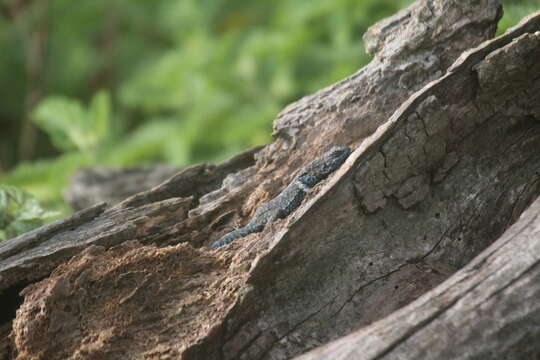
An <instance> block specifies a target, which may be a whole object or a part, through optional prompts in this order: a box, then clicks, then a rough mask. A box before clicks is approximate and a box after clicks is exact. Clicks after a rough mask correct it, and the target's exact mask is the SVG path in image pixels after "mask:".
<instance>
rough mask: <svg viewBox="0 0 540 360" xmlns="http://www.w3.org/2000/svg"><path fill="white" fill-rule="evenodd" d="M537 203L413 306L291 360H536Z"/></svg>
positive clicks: (539, 314)
mask: <svg viewBox="0 0 540 360" xmlns="http://www.w3.org/2000/svg"><path fill="white" fill-rule="evenodd" d="M539 337H540V199H539V200H536V201H535V202H534V203H533V204H532V205H531V206H530V207H529V209H527V211H525V213H524V214H523V215H522V216H521V218H520V219H519V221H518V222H517V223H516V224H514V225H513V226H512V227H511V228H510V229H508V230H507V231H506V232H505V233H504V235H502V236H501V237H500V238H499V240H497V241H496V242H495V243H494V244H493V245H491V246H490V247H488V248H487V249H486V250H484V251H483V252H482V254H480V255H479V256H477V257H476V258H475V259H474V260H473V261H472V262H470V263H469V264H468V265H467V266H465V267H464V268H463V269H461V270H460V271H458V272H457V273H456V274H454V275H453V276H452V277H451V278H450V279H448V280H447V281H445V282H444V283H442V284H441V285H439V286H438V287H436V288H435V289H433V290H431V291H429V292H428V293H426V294H424V295H423V296H422V297H420V298H419V299H417V300H416V301H414V302H413V303H412V304H410V305H408V306H406V307H405V308H403V309H400V310H398V311H396V312H394V313H393V314H391V315H390V316H388V317H386V318H384V319H383V320H380V321H378V322H376V323H374V324H372V325H370V326H367V327H365V328H363V329H361V330H358V331H356V332H354V333H353V334H350V335H348V336H345V337H344V338H342V339H339V340H337V341H334V342H332V343H330V344H328V345H325V346H323V347H321V348H318V349H315V350H313V351H311V352H309V353H307V354H305V355H303V356H300V357H298V358H296V359H298V360H346V359H355V360H361V359H365V360H368V359H381V360H383V359H426V360H428V359H441V360H444V359H464V360H466V359H530V360H533V359H539V358H540V341H539Z"/></svg>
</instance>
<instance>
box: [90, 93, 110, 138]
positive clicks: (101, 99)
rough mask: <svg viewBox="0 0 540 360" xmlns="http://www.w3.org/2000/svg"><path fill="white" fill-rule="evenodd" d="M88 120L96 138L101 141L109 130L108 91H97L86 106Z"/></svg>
mask: <svg viewBox="0 0 540 360" xmlns="http://www.w3.org/2000/svg"><path fill="white" fill-rule="evenodd" d="M88 116H89V121H90V122H91V125H92V127H93V132H94V134H95V136H96V139H97V140H98V141H99V142H102V141H103V140H104V139H105V138H106V137H107V136H108V135H109V132H110V121H111V96H110V94H109V92H108V91H104V90H102V91H99V92H97V93H96V94H95V95H94V97H93V98H92V101H91V102H90V106H89V108H88Z"/></svg>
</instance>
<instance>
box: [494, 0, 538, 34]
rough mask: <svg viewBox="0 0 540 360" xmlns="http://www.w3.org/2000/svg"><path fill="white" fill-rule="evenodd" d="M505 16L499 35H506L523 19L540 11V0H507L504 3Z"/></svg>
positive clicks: (498, 31)
mask: <svg viewBox="0 0 540 360" xmlns="http://www.w3.org/2000/svg"><path fill="white" fill-rule="evenodd" d="M503 8H504V15H503V17H502V19H501V21H499V27H498V29H497V34H498V35H500V34H502V33H504V32H505V31H506V30H507V29H508V28H509V27H511V26H514V25H515V24H517V23H518V21H520V20H521V19H522V18H523V17H525V16H527V15H528V14H531V13H533V12H535V11H538V10H539V9H540V0H506V1H504V2H503Z"/></svg>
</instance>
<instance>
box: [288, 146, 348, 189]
mask: <svg viewBox="0 0 540 360" xmlns="http://www.w3.org/2000/svg"><path fill="white" fill-rule="evenodd" d="M351 152H352V150H351V149H349V148H348V147H346V146H333V147H332V148H331V149H330V150H328V151H327V152H325V153H324V154H323V155H321V156H320V157H318V158H317V159H315V160H313V161H312V162H310V163H309V164H307V165H306V166H305V167H304V169H303V170H302V172H301V173H300V175H298V177H297V180H298V181H300V182H301V183H302V185H304V186H306V187H308V188H312V187H313V186H315V185H317V183H319V182H320V181H322V180H324V179H326V178H327V177H328V175H330V174H331V173H333V172H334V171H336V170H337V169H339V167H340V166H341V165H342V164H343V163H344V162H345V160H347V158H348V157H349V155H350V154H351Z"/></svg>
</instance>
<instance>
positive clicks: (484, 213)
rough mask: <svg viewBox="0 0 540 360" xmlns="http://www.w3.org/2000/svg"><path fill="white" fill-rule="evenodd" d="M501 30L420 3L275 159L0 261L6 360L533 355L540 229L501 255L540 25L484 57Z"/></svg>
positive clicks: (59, 232)
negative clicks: (322, 159)
mask: <svg viewBox="0 0 540 360" xmlns="http://www.w3.org/2000/svg"><path fill="white" fill-rule="evenodd" d="M500 14H501V8H500V3H499V2H498V1H490V0H478V1H452V2H448V1H443V0H439V1H437V0H421V1H417V2H416V3H414V4H413V5H411V7H409V8H408V9H406V10H404V11H402V12H400V13H398V14H396V15H395V16H394V17H392V18H390V19H386V20H383V21H382V22H380V23H379V24H376V25H375V26H374V27H372V28H371V29H369V30H368V32H367V34H366V35H365V42H366V44H367V49H368V51H369V52H370V53H371V54H372V55H373V56H374V60H373V61H372V62H371V63H370V64H369V65H368V66H366V67H365V68H363V69H361V70H360V71H359V72H357V73H356V74H354V75H352V76H351V77H349V78H347V79H345V80H343V81H341V82H340V83H338V84H336V85H333V86H331V87H329V88H327V89H323V90H321V91H320V92H318V93H316V94H314V95H311V96H309V97H306V98H304V99H301V100H300V101H298V102H297V103H295V104H292V105H290V106H288V107H287V108H286V109H285V110H284V111H283V112H282V113H281V114H280V115H279V116H278V119H277V120H276V122H275V124H274V134H275V136H276V140H275V142H274V143H272V144H270V145H267V146H266V147H264V148H262V149H253V150H251V151H248V152H246V153H243V154H240V155H238V156H237V157H235V158H233V159H231V160H230V161H228V162H226V163H223V164H221V165H218V166H211V165H207V164H202V165H196V166H193V167H190V168H187V169H185V170H183V171H182V172H180V173H179V174H177V175H175V176H174V177H172V178H171V179H169V180H167V181H166V182H165V183H163V184H161V185H159V186H157V187H155V188H153V189H152V190H149V191H146V192H143V193H140V194H137V195H135V196H133V197H131V198H129V199H127V200H125V201H123V202H122V203H120V204H118V205H116V206H114V207H112V208H109V209H107V208H106V206H104V205H98V206H96V207H94V208H91V209H88V210H83V211H82V212H80V213H78V214H76V215H75V216H73V217H71V218H69V219H66V220H63V221H60V222H58V223H56V224H52V225H49V226H47V227H44V228H41V229H38V230H36V231H34V232H32V233H29V234H26V235H23V236H21V237H19V238H17V239H14V240H12V241H10V242H7V243H5V244H3V245H1V246H0V291H2V297H3V299H4V300H10V301H11V303H13V305H12V306H11V307H10V314H11V315H9V314H8V315H7V316H5V319H4V322H5V323H9V322H10V321H11V320H13V326H12V327H10V326H7V327H2V328H0V331H3V332H4V333H5V334H7V333H11V335H10V336H9V338H5V340H4V343H5V344H9V347H10V348H11V350H10V355H9V356H11V357H12V358H17V359H26V358H42V359H87V358H99V359H116V358H119V357H120V358H127V359H143V358H167V357H169V358H182V359H220V360H225V359H288V358H291V357H294V356H296V355H299V354H301V353H303V352H305V351H307V350H310V349H312V348H314V347H316V346H318V345H322V344H325V343H327V342H329V341H332V340H335V339H337V338H339V337H341V336H344V335H347V334H349V333H351V332H352V331H354V330H357V329H359V328H361V327H364V326H368V327H365V328H364V329H362V330H359V331H358V332H355V333H353V334H352V335H350V336H349V337H346V338H344V339H343V340H338V342H335V343H331V344H330V345H328V346H327V347H324V348H322V349H317V350H315V351H314V352H312V353H309V354H306V355H305V356H306V358H308V359H311V358H313V359H314V358H321V359H326V358H328V359H330V358H359V357H360V358H361V356H364V355H362V354H363V352H364V350H362V352H355V350H354V348H358V347H359V345H358V344H359V343H362V346H364V348H365V354H366V355H365V356H366V358H367V359H371V358H373V359H378V358H382V357H383V356H387V357H390V358H393V357H400V356H401V357H403V358H411V359H412V358H418V357H422V356H424V354H425V353H426V352H427V351H430V353H429V354H428V355H429V356H431V354H433V357H435V358H436V355H437V354H439V355H441V358H443V359H444V358H445V357H444V356H446V358H450V357H451V355H452V354H454V353H453V352H452V351H460V354H461V353H464V354H470V356H469V357H471V358H473V357H474V356H480V355H482V356H483V355H485V356H487V357H490V356H493V354H495V353H497V354H502V355H504V356H514V355H515V358H518V359H519V358H523V359H525V358H526V356H529V355H530V354H534V353H535V352H537V351H538V347H537V346H538V345H535V344H534V342H529V343H526V341H528V340H529V339H534V337H538V335H539V330H538V304H536V302H537V301H535V300H536V298H535V295H537V294H538V287H537V286H536V287H535V286H534V285H536V284H534V281H533V280H534V279H535V277H534V276H536V278H537V277H538V276H537V275H538V274H537V271H536V270H537V269H536V267H534V266H535V264H536V265H537V264H538V258H539V257H540V249H539V248H538V246H536V243H537V242H538V241H536V243H535V242H534V241H535V238H534V236H533V235H534V234H537V232H538V230H535V229H538V227H536V228H531V229H530V230H527V231H525V230H524V232H520V231H517V232H516V230H515V229H516V228H512V229H513V230H509V233H508V234H514V235H504V236H503V237H502V238H501V239H500V240H499V242H497V243H496V244H499V245H493V246H494V247H491V248H490V247H489V246H490V245H491V244H492V243H493V242H494V241H495V240H497V238H499V237H500V236H501V234H503V232H504V231H505V230H506V229H508V228H509V227H510V226H511V224H512V223H513V222H515V220H516V219H517V218H518V217H519V215H520V214H521V213H522V212H523V211H524V210H525V209H526V208H527V207H528V206H529V204H530V203H531V202H532V201H534V199H536V198H537V197H538V195H539V194H540V185H539V184H540V157H539V156H537V153H538V149H539V148H540V122H539V121H538V120H539V119H540V101H538V95H537V94H538V93H539V90H540V62H538V59H539V58H540V13H536V14H534V15H532V16H530V17H529V18H527V19H525V20H524V21H523V22H522V23H521V24H520V25H518V26H516V27H515V28H513V29H511V30H509V31H508V32H507V33H506V34H504V35H503V36H501V37H499V38H496V39H493V40H488V41H485V40H486V39H488V38H489V37H491V36H492V35H493V34H494V32H495V29H496V23H497V21H498V19H499V18H500ZM475 46H476V47H475ZM471 47H474V48H472V49H470V50H467V49H469V48H471ZM465 50H467V51H465ZM463 51H465V52H464V53H463V54H462V55H461V56H460V57H459V58H458V56H459V55H460V54H461V53H462V52H463ZM456 59H457V60H456ZM332 145H347V146H351V147H355V150H354V152H353V154H352V155H351V156H350V157H349V159H348V160H347V161H346V163H345V164H344V165H343V166H342V167H341V168H340V169H339V170H338V171H337V172H336V173H334V174H333V175H332V176H331V177H330V178H329V179H328V180H327V181H325V182H324V183H323V184H321V185H319V186H317V187H316V188H315V189H314V190H313V191H311V192H310V193H309V194H308V197H307V199H306V200H305V201H304V203H303V204H302V205H301V206H300V208H298V209H297V210H296V211H295V212H294V213H293V214H291V215H290V216H288V217H287V218H286V219H282V220H278V221H276V222H275V223H273V224H271V225H270V226H268V227H267V228H265V229H264V230H263V231H262V232H260V233H255V234H250V235H248V236H246V237H244V238H241V239H237V240H236V241H235V242H233V243H232V244H230V245H227V246H225V247H222V248H219V249H215V250H211V249H209V248H207V247H206V246H205V245H208V244H210V243H212V242H213V241H215V240H216V239H217V238H219V237H220V236H221V235H223V234H224V233H226V232H228V231H230V230H231V229H232V228H233V227H235V226H240V225H243V224H245V223H246V222H247V221H248V220H249V218H250V216H251V215H252V214H253V212H254V210H255V209H256V208H257V206H258V205H260V204H261V203H264V202H266V201H268V200H269V199H271V198H273V197H274V196H275V195H276V194H278V193H279V191H280V190H281V189H283V188H284V186H286V185H287V183H288V182H289V181H290V180H291V179H292V178H294V176H295V175H296V174H297V172H298V169H300V168H301V167H302V166H303V165H304V164H306V163H307V162H308V161H310V160H312V159H314V158H315V157H316V156H317V155H319V154H320V153H321V152H322V151H324V150H326V149H327V148H328V147H330V146H332ZM536 208H537V206H536V205H535V206H533V207H531V210H530V212H532V213H535V211H537V210H535V209H536ZM530 214H531V213H528V215H526V216H524V217H523V219H528V218H529V217H530V216H532V215H530ZM523 219H522V222H523V221H526V220H523ZM531 224H532V223H531ZM516 226H518V228H519V229H522V228H523V226H521V227H520V225H516ZM527 226H529V225H527ZM530 226H532V225H530ZM519 234H522V235H519ZM526 234H529V235H530V236H529V235H526ZM522 236H529V237H530V242H529V245H526V243H524V242H523V241H522V240H520V239H521V237H522ZM515 242H516V244H515V245H512V246H510V245H507V244H510V243H512V244H514V243H515ZM505 244H506V245H505ZM527 246H528V247H527ZM486 248H487V249H488V250H485V249H486ZM498 249H504V251H503V250H501V251H499V250H498ZM525 249H527V250H528V251H529V252H530V253H531V254H529V258H528V259H527V261H520V260H521V258H522V256H524V255H522V253H523V252H524V251H525ZM483 250H485V251H486V252H484V253H483V255H480V258H478V259H480V260H475V262H473V263H472V264H471V265H468V267H466V268H465V269H464V270H463V271H462V272H458V273H456V274H455V275H454V276H452V277H451V278H450V279H449V280H448V281H447V282H444V283H443V284H442V285H441V286H440V287H437V288H435V290H432V291H430V292H427V291H429V290H430V289H432V288H434V287H435V286H437V285H438V284H440V283H442V282H443V281H444V280H446V279H447V278H448V277H450V276H451V275H452V274H453V273H454V272H455V271H456V270H458V269H459V268H462V267H463V266H465V265H466V264H467V263H468V262H469V261H471V260H472V259H473V258H474V257H475V256H477V255H478V254H480V253H481V252H482V251H483ZM483 258H485V260H481V259H483ZM505 259H516V260H515V261H510V260H505ZM474 264H476V265H474ZM500 265H505V266H503V267H502V270H500V271H498V269H500V268H501V266H500ZM497 266H499V267H497ZM503 270H504V271H503ZM463 273H465V274H466V276H465V275H460V274H463ZM505 274H506V275H505ZM509 274H510V275H511V276H510V275H509ZM522 275H523V276H522ZM508 276H510V277H508ZM456 279H458V280H456ZM23 289H24V290H23ZM21 290H22V292H20V291H21ZM477 291H481V293H478V292H477ZM19 292H20V297H19V296H18V293H19ZM426 292H427V293H426ZM424 293H426V295H424V296H423V297H422V298H421V299H420V300H417V301H416V302H414V303H412V304H411V305H410V306H408V307H406V308H404V309H402V310H399V311H398V312H396V313H395V314H393V315H390V314H391V313H392V312H394V311H396V310H398V309H400V308H402V307H403V306H405V305H407V304H409V303H411V302H412V301H414V300H415V299H417V298H418V297H419V296H421V295H422V294H424ZM471 296H474V299H473V300H474V301H470V302H469V301H468V300H469V298H470V297H471ZM482 299H484V302H482V301H483V300H482ZM507 300H508V301H507ZM516 301H519V302H522V307H521V308H520V309H523V311H519V313H517V314H512V313H510V312H509V311H508V309H510V308H511V306H513V305H514V304H515V303H516ZM474 304H477V307H476V308H474V309H475V310H474V312H473V313H472V315H474V316H475V318H474V320H475V321H470V319H471V316H472V315H471V313H467V312H470V309H471V308H470V306H474ZM465 305H466V306H465ZM484 307H485V308H486V309H489V310H490V311H491V310H493V311H496V312H497V314H500V315H501V316H502V315H504V320H502V321H500V322H497V326H494V325H493V324H492V322H490V316H491V315H492V314H491V313H490V312H484V311H483V309H484ZM16 309H18V310H17V312H16V314H15V310H16ZM388 315H390V316H389V317H387V318H385V317H386V316H388ZM514 315H515V316H514ZM524 315H528V316H529V317H525V316H524ZM383 318H384V319H383ZM380 319H383V320H381V321H379V322H376V323H374V322H375V321H377V320H380ZM454 321H455V322H454ZM372 323H374V324H373V325H371V326H369V324H372ZM381 324H382V325H381ZM456 324H459V326H460V329H463V334H462V335H459V336H458V335H457V334H455V329H454V328H452V326H457V325H456ZM514 327H520V329H517V330H516V331H515V332H514V333H513V334H515V336H514V337H511V336H508V339H507V341H501V342H500V344H501V345H500V347H498V345H497V341H496V340H497V339H498V338H499V337H501V336H503V335H504V334H506V333H507V332H508V331H509V329H514ZM2 329H4V330H2ZM379 329H382V330H380V331H382V332H380V331H379ZM432 329H436V330H437V334H440V336H441V338H440V339H441V341H440V342H438V343H433V337H431V338H430V337H429V334H430V332H429V331H431V330H432ZM453 329H454V330H453ZM478 332H482V333H483V334H485V336H486V337H487V338H489V341H488V342H487V343H486V345H485V346H484V345H482V344H481V342H482V341H483V340H482V339H483V338H482V339H480V337H479V336H466V335H467V334H477V333H478ZM431 334H432V333H431ZM444 336H446V337H444ZM364 339H367V340H364ZM374 339H375V340H374ZM373 344H374V345H373ZM531 344H532V345H531ZM342 345H343V346H345V348H343V349H342V348H341V346H342ZM340 349H342V350H340ZM368 350H369V351H371V352H369V351H368ZM407 351H408V352H407ZM431 351H432V352H431ZM6 353H7V350H6ZM339 356H341V357H339ZM370 356H371V357H370Z"/></svg>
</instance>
